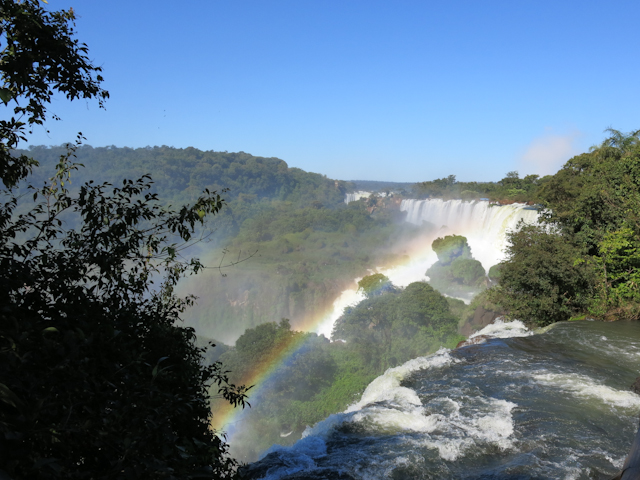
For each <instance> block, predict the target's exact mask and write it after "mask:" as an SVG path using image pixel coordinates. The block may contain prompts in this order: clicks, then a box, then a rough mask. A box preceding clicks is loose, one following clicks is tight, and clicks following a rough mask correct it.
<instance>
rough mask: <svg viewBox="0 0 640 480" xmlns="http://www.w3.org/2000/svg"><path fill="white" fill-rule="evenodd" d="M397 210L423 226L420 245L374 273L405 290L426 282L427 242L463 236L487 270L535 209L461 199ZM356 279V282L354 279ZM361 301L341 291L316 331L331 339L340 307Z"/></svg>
mask: <svg viewBox="0 0 640 480" xmlns="http://www.w3.org/2000/svg"><path fill="white" fill-rule="evenodd" d="M400 210H402V211H405V212H407V217H406V221H407V222H411V223H413V224H415V225H420V226H423V227H424V230H425V235H424V236H423V237H422V238H421V243H420V245H418V246H416V248H415V249H414V250H413V251H412V252H410V255H409V261H408V262H406V263H405V264H403V265H398V266H396V267H393V268H388V269H383V268H378V269H377V270H378V271H379V272H381V273H384V274H385V275H386V276H387V277H389V279H390V280H391V281H392V282H393V284H394V285H397V286H401V287H405V286H407V285H409V284H410V283H412V282H418V281H422V280H426V279H427V277H426V276H425V272H426V271H427V269H428V268H429V267H430V266H431V265H433V264H434V263H435V262H436V261H437V260H438V258H437V256H436V254H435V252H434V251H433V250H432V249H431V243H432V242H433V240H435V239H436V238H438V237H443V236H445V235H463V236H465V237H466V238H467V240H468V242H469V246H470V247H471V253H472V255H473V257H474V258H475V259H477V260H479V261H480V262H481V263H482V266H483V267H484V269H485V270H486V271H487V272H488V271H489V268H491V267H492V266H493V265H496V264H497V263H499V262H500V261H502V260H503V259H504V249H505V247H506V244H507V233H508V232H509V231H511V230H513V229H515V228H516V226H517V225H518V223H519V222H520V221H524V222H526V223H530V224H531V223H536V222H537V219H538V212H537V210H535V209H533V208H531V207H528V206H527V205H524V204H518V203H514V204H512V205H502V206H501V205H492V204H491V203H490V202H488V201H471V202H467V201H463V200H440V199H429V200H412V199H408V200H403V201H402V204H401V205H400ZM358 280H359V279H358ZM361 300H362V296H361V295H360V294H358V293H357V292H356V291H355V290H345V291H344V292H342V294H341V295H340V297H339V298H338V299H337V300H336V301H335V302H334V305H333V311H332V313H331V314H329V315H328V316H327V318H326V319H325V320H324V321H323V322H322V323H320V325H319V326H318V328H317V332H318V333H320V334H324V335H325V336H326V337H327V338H330V336H331V330H332V329H333V324H334V322H335V321H336V320H337V319H338V318H339V317H340V315H342V311H343V310H344V307H346V306H348V305H353V304H356V303H358V302H359V301H361Z"/></svg>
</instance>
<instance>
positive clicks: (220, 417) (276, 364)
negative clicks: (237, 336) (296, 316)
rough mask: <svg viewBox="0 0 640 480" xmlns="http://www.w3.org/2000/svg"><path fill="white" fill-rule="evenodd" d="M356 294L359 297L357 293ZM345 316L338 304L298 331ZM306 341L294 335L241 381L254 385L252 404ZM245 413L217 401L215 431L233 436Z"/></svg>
mask: <svg viewBox="0 0 640 480" xmlns="http://www.w3.org/2000/svg"><path fill="white" fill-rule="evenodd" d="M352 292H353V293H354V296H355V290H353V291H352ZM341 313H342V309H341V308H340V309H339V310H338V312H336V308H335V304H334V306H332V307H330V308H328V309H326V310H325V311H323V312H319V313H317V314H316V315H313V316H310V317H309V318H308V319H306V320H305V321H304V322H302V323H299V324H297V325H296V327H295V329H297V330H302V331H304V332H314V331H318V329H319V327H320V326H321V325H323V324H326V323H327V321H330V320H331V319H332V317H333V316H336V317H337V315H340V314H341ZM336 314H337V315H336ZM304 342H305V335H292V336H291V337H290V338H289V339H288V340H287V341H286V342H284V344H283V345H281V346H280V347H279V348H274V349H273V350H272V351H271V352H270V353H269V355H268V356H267V358H266V359H265V360H264V361H263V362H262V363H261V364H260V365H258V366H257V367H256V369H255V370H254V371H253V372H251V373H250V374H249V375H247V376H245V377H244V378H242V379H241V380H240V381H239V382H238V383H239V384H241V385H247V386H249V385H252V386H253V387H252V388H251V390H249V403H251V397H257V396H258V395H259V393H260V391H261V389H262V388H263V387H264V386H265V385H266V384H268V383H269V380H270V379H271V377H273V376H274V375H275V373H276V372H277V371H278V369H279V368H280V367H281V366H282V365H283V364H284V363H285V362H286V361H287V360H288V359H289V358H291V357H292V356H293V355H294V354H295V353H296V352H297V351H298V350H299V349H300V348H301V347H302V346H303V344H304ZM242 412H244V410H243V409H242V408H241V407H233V406H232V405H230V404H229V403H227V402H225V401H219V402H215V403H214V407H213V417H212V420H211V428H212V429H213V430H214V431H216V432H220V433H225V434H227V435H230V434H231V432H230V430H231V429H232V428H233V426H234V424H235V423H237V421H238V420H239V417H240V416H241V415H242Z"/></svg>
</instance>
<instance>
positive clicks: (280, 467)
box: [246, 321, 640, 480]
mask: <svg viewBox="0 0 640 480" xmlns="http://www.w3.org/2000/svg"><path fill="white" fill-rule="evenodd" d="M479 334H488V335H491V336H493V338H489V339H488V340H486V341H484V343H480V344H477V345H469V346H466V347H461V348H458V349H456V350H447V349H441V350H440V351H438V352H437V353H435V354H433V355H430V356H427V357H420V358H417V359H413V360H411V361H409V362H407V363H405V364H404V365H401V366H399V367H396V368H393V369H390V370H388V371H387V372H386V373H385V374H384V375H382V376H380V377H378V378H377V379H376V380H374V381H373V382H372V383H371V384H370V385H369V387H368V388H367V389H366V391H365V392H364V394H363V396H362V399H361V400H360V401H359V402H358V403H356V404H354V405H352V406H351V407H350V408H349V409H347V411H345V412H343V413H339V414H335V415H332V416H330V417H329V418H327V419H325V420H324V421H322V422H320V423H318V424H317V425H315V426H314V427H312V428H309V429H307V431H306V432H305V434H304V437H303V438H302V439H301V440H300V441H298V442H297V443H296V444H294V445H293V446H291V447H280V446H277V445H276V446H273V447H272V448H271V449H270V450H269V451H267V452H265V454H264V455H263V457H262V459H261V460H259V461H258V462H256V463H254V464H251V465H250V466H249V467H248V468H247V470H246V473H247V475H248V477H249V478H252V479H258V478H261V479H262V478H264V479H267V480H275V479H279V480H294V479H363V480H364V479H449V478H451V479H453V478H455V479H487V480H488V479H496V480H497V479H505V480H506V479H510V480H513V479H529V478H531V479H533V478H550V479H551V478H552V479H572V480H574V479H576V480H577V479H592V478H608V477H610V476H612V475H613V474H614V473H615V472H616V471H617V470H619V469H620V468H621V467H622V464H623V462H624V458H625V456H626V454H627V453H628V450H629V447H630V445H631V442H632V440H633V436H634V434H635V432H636V429H637V425H638V414H639V412H640V396H638V395H636V394H635V393H632V392H631V391H630V385H631V384H632V383H633V381H634V379H635V378H636V377H637V376H638V365H640V322H615V323H601V322H597V321H579V322H567V323H558V324H555V325H553V326H552V327H551V328H548V329H547V330H546V331H537V332H531V331H528V330H527V329H526V328H524V326H523V325H522V324H521V323H520V322H517V321H516V322H509V323H498V324H495V325H489V326H488V327H486V328H485V329H483V330H482V331H481V332H479Z"/></svg>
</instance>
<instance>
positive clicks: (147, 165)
mask: <svg viewBox="0 0 640 480" xmlns="http://www.w3.org/2000/svg"><path fill="white" fill-rule="evenodd" d="M64 152H65V146H64V145H62V146H54V147H46V146H31V147H29V149H28V150H17V151H16V152H15V154H16V155H19V154H25V155H29V156H30V157H33V158H34V159H35V160H37V161H38V162H39V163H40V168H36V169H35V170H34V174H33V177H32V178H33V179H34V181H36V182H44V181H45V180H46V179H48V178H49V177H50V172H51V169H52V168H53V167H54V166H55V165H56V164H57V163H58V161H59V158H60V155H62V154H63V153H64ZM76 161H77V162H79V163H81V164H83V165H84V168H82V169H79V170H78V171H77V172H75V173H74V176H73V177H72V182H73V185H80V184H82V183H84V182H85V181H88V180H94V181H96V182H109V183H112V184H119V183H121V182H122V179H123V178H138V177H140V176H142V175H146V174H150V175H151V176H152V178H153V182H154V188H153V191H155V192H161V193H162V196H161V197H162V200H163V201H164V202H167V203H171V204H175V205H180V204H183V203H186V202H192V201H194V200H195V199H197V198H198V197H199V195H200V194H201V192H202V191H203V190H204V189H205V188H208V189H209V190H211V191H217V192H218V193H221V192H222V191H223V190H224V194H223V197H224V199H225V200H226V202H227V204H228V205H227V208H225V209H224V210H223V212H224V213H223V215H224V216H227V217H228V216H233V217H234V219H235V220H236V222H242V221H243V220H244V219H245V218H247V217H248V216H250V215H251V213H250V212H248V210H250V209H254V208H255V204H256V203H259V202H261V201H263V200H280V201H287V202H292V203H295V204H296V205H297V206H300V207H304V206H309V205H316V206H318V205H323V206H329V207H334V206H336V205H338V204H340V203H342V202H343V201H344V195H345V192H346V191H347V189H349V188H350V187H351V185H350V184H349V183H348V182H344V181H338V180H331V179H328V178H327V177H326V176H325V175H321V174H318V173H309V172H305V171H304V170H301V169H299V168H290V167H289V166H288V165H287V163H286V162H285V161H283V160H280V159H278V158H264V157H256V156H253V155H251V154H248V153H245V152H238V153H229V152H214V151H202V150H198V149H195V148H192V147H189V148H173V147H167V146H162V147H145V148H135V149H133V148H128V147H122V148H119V147H114V146H111V147H96V148H94V147H91V146H89V145H82V146H80V147H79V148H78V149H77V150H76ZM226 233H234V232H228V231H227V232H226Z"/></svg>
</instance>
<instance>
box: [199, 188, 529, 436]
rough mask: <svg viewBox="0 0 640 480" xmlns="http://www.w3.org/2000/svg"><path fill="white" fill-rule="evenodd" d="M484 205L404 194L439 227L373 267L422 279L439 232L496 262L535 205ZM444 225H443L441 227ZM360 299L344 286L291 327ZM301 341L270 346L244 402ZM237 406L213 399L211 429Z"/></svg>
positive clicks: (314, 324) (316, 327) (309, 325)
mask: <svg viewBox="0 0 640 480" xmlns="http://www.w3.org/2000/svg"><path fill="white" fill-rule="evenodd" d="M489 207H491V204H490V203H489V202H486V201H472V202H467V201H462V200H440V199H435V200H434V199H431V200H403V203H402V206H401V209H402V210H406V211H407V212H408V219H407V220H408V221H411V222H413V223H416V224H418V225H419V224H421V223H422V221H424V220H429V221H431V222H432V223H434V222H435V224H437V225H439V226H442V229H440V228H439V229H437V230H435V231H429V232H427V233H425V234H423V235H419V236H418V237H416V238H415V239H413V240H412V241H410V242H408V243H405V244H404V245H403V247H402V249H403V253H406V254H408V255H406V256H405V260H404V261H401V262H400V263H399V264H397V265H396V266H394V267H392V268H388V269H385V268H378V269H377V270H378V271H379V272H381V273H384V274H385V275H387V276H388V277H389V278H390V279H391V281H392V282H393V283H394V284H395V285H397V286H406V285H408V284H409V283H411V282H414V281H417V280H421V279H422V278H423V277H424V272H425V271H426V269H427V267H428V266H430V265H431V264H432V263H433V262H434V261H435V260H436V257H435V253H434V252H433V251H432V250H431V243H432V241H433V240H434V239H435V238H436V237H438V236H442V235H449V234H452V233H455V234H458V235H465V236H466V237H467V238H468V240H469V244H470V245H471V248H472V251H473V253H474V256H476V257H477V258H481V261H483V260H484V261H483V266H484V267H485V268H486V269H488V268H489V267H490V266H492V265H494V264H496V263H498V261H499V260H500V259H501V257H503V255H504V253H503V251H502V249H503V247H504V245H503V244H505V242H506V235H505V234H506V232H507V231H509V230H511V229H514V228H515V227H516V225H517V224H518V222H519V221H520V220H521V219H523V220H525V221H527V223H532V222H535V221H536V220H537V215H538V213H537V211H532V210H530V209H528V208H527V206H526V205H521V204H513V205H506V206H501V207H497V208H489ZM445 225H448V227H444V226H445ZM498 240H499V241H498ZM409 258H411V260H409ZM360 299H361V297H360V298H359V297H358V295H357V294H356V291H355V289H353V290H346V291H344V292H343V293H342V295H341V296H340V297H339V298H338V299H337V300H336V301H335V302H334V304H333V306H332V307H330V308H328V309H327V310H325V311H323V312H319V313H317V314H315V315H312V316H309V317H308V318H307V319H305V321H303V322H296V325H294V326H293V327H294V328H295V329H296V330H302V331H307V332H314V331H315V332H320V333H324V334H325V335H328V334H330V330H331V326H332V324H333V321H335V320H336V319H337V318H338V316H339V315H340V314H341V313H342V310H343V308H344V307H346V306H347V305H350V304H353V303H355V302H357V301H359V300H360ZM303 342H304V335H293V336H292V337H291V338H290V339H289V341H288V342H286V343H285V344H284V345H283V346H281V347H280V348H278V349H275V350H273V351H272V352H271V353H270V355H269V357H268V359H267V360H266V361H265V362H264V363H263V364H261V365H259V366H258V367H257V368H256V370H255V371H254V372H252V373H251V374H250V375H247V376H246V377H245V378H243V379H242V381H241V382H240V383H241V384H244V385H253V388H252V390H251V391H250V392H249V393H250V396H249V402H251V397H256V396H257V395H258V394H259V393H260V390H261V389H262V388H263V387H264V385H265V384H267V383H268V382H269V380H270V378H271V377H272V376H273V375H274V374H275V372H277V371H278V368H279V367H280V366H281V365H282V364H284V363H285V362H286V361H287V360H288V359H289V358H290V357H291V356H292V355H294V354H295V353H296V352H297V351H298V349H300V347H301V346H302V344H303ZM242 412H243V410H242V409H241V408H234V407H232V406H231V405H229V404H228V403H226V402H216V405H214V411H213V419H212V421H211V427H212V428H213V429H214V430H215V431H216V432H224V433H228V432H229V430H230V429H232V428H233V426H234V424H236V423H237V422H238V420H239V417H240V415H241V414H242Z"/></svg>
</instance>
